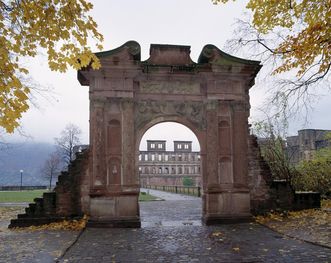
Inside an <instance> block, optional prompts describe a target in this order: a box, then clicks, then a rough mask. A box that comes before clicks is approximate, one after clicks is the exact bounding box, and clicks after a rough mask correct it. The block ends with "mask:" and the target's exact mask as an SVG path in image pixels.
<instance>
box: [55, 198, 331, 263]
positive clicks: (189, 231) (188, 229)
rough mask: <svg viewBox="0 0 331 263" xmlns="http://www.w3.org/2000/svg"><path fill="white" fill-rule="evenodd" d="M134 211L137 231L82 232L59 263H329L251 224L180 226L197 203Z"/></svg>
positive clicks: (311, 249) (319, 252)
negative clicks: (139, 222) (138, 220)
mask: <svg viewBox="0 0 331 263" xmlns="http://www.w3.org/2000/svg"><path fill="white" fill-rule="evenodd" d="M153 194H155V193H153ZM140 208H141V217H142V222H143V224H142V225H143V228H141V229H98V228H88V229H86V230H85V231H84V233H83V234H82V235H81V236H80V238H79V240H78V242H77V243H76V244H75V245H74V246H73V247H72V248H71V249H69V251H68V252H67V253H66V255H65V257H64V258H62V259H61V260H60V262H82V263H84V262H117V263H119V262H121V263H126V262H128V263H131V262H132V263H133V262H166V263H167V262H331V250H330V249H328V248H324V247H320V246H316V245H313V244H309V243H305V242H302V241H299V240H295V239H291V238H287V237H284V236H281V235H280V234H277V233H275V232H273V231H271V230H269V229H267V228H265V227H263V226H261V225H258V224H256V223H245V224H236V225H231V224H230V225H220V226H203V225H201V224H200V225H195V224H193V225H189V224H183V222H187V223H188V222H196V221H198V222H200V218H201V199H198V198H196V199H192V200H176V198H175V197H174V199H172V200H169V201H163V202H162V201H155V202H145V203H141V204H140ZM167 222H168V224H167Z"/></svg>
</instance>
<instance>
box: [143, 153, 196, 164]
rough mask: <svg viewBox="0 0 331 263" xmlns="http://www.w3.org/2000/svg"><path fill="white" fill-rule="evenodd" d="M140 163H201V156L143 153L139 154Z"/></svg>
mask: <svg viewBox="0 0 331 263" xmlns="http://www.w3.org/2000/svg"><path fill="white" fill-rule="evenodd" d="M139 161H145V162H147V161H152V162H154V161H159V162H169V161H179V162H183V161H185V162H188V161H193V162H194V161H200V155H199V154H192V153H190V154H187V153H181V154H178V153H177V154H158V153H141V154H139Z"/></svg>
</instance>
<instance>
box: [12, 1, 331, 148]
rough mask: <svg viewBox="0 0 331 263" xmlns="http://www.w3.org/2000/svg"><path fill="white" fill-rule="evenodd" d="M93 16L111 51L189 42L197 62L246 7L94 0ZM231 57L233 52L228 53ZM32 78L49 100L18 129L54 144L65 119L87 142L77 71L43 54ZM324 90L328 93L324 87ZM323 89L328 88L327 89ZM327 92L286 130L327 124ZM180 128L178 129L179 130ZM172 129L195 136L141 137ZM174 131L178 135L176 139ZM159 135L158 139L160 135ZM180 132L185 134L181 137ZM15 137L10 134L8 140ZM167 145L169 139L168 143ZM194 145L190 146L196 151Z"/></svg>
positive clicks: (84, 92)
mask: <svg viewBox="0 0 331 263" xmlns="http://www.w3.org/2000/svg"><path fill="white" fill-rule="evenodd" d="M91 2H92V3H93V4H94V9H93V12H92V16H93V17H94V19H95V20H96V22H97V23H98V28H99V31H100V32H101V33H102V34H103V35H104V38H105V42H104V49H105V50H109V49H114V48H116V47H118V46H120V45H122V44H123V43H125V42H126V41H128V40H136V41H137V42H139V44H140V45H141V49H142V50H141V52H142V60H145V59H147V58H148V54H149V46H150V44H151V43H158V44H180V45H190V46H191V58H192V59H193V61H197V59H198V56H199V54H200V52H201V50H202V48H203V46H204V45H206V44H214V45H216V46H218V47H219V48H222V47H223V46H224V44H225V42H226V40H228V39H229V38H230V37H231V34H232V30H233V26H232V25H233V23H234V22H235V19H236V18H240V17H241V16H242V14H243V12H244V11H245V8H244V6H245V4H244V3H245V2H247V1H237V2H236V3H232V2H230V3H229V4H227V5H219V6H215V5H213V4H212V3H211V1H210V0H180V1H179V0H167V1H155V0H140V1H133V0H121V1H118V0H117V1H115V0H98V1H97V0H95V1H91ZM233 55H235V54H233ZM26 66H27V67H28V68H29V69H30V72H31V75H32V77H33V78H34V79H35V80H36V81H37V82H39V83H40V84H41V85H43V86H46V87H52V88H53V93H48V95H47V96H48V98H46V99H45V98H43V97H40V96H39V97H37V99H36V102H37V104H38V105H39V107H38V109H37V108H34V107H32V108H31V109H30V110H29V111H28V112H27V113H26V114H24V117H23V119H22V128H23V131H24V132H25V133H26V134H27V135H29V136H31V138H30V140H33V141H35V142H38V141H41V142H51V143H52V142H53V138H54V137H57V136H59V134H60V131H61V130H62V129H63V128H64V127H65V125H66V124H67V123H69V122H71V123H74V124H77V125H78V126H79V127H80V128H81V129H82V131H83V136H82V142H83V143H88V141H89V137H88V136H89V134H88V131H89V101H88V87H82V86H80V84H79V83H78V81H77V77H76V75H77V73H76V71H74V70H69V71H68V72H67V73H65V74H60V73H56V72H51V71H50V70H49V69H48V65H47V60H46V57H45V56H42V55H41V56H39V57H37V58H36V59H33V60H29V62H27V65H26ZM261 86H262V85H260V86H258V87H253V88H252V89H251V104H252V117H253V118H254V114H255V113H254V111H255V109H256V108H257V107H258V106H259V105H261V103H262V98H263V95H264V94H265V90H263V87H261ZM328 92H329V91H328ZM326 93H327V91H326ZM329 102H330V96H329V97H323V98H319V99H318V104H317V105H316V110H315V112H313V113H312V115H311V116H310V120H311V122H310V123H309V124H307V125H306V126H302V122H300V121H295V122H292V123H291V126H290V132H291V133H292V134H293V133H295V131H296V130H297V129H300V128H304V127H309V128H322V129H330V128H331V120H330V119H331V118H329V117H328V111H329V110H330V106H329ZM178 127H179V128H178ZM168 130H169V131H170V130H171V131H172V132H173V133H174V137H172V138H169V140H171V139H172V140H181V139H185V138H186V137H187V138H186V139H188V140H194V135H193V133H191V135H189V134H188V133H187V131H185V130H182V129H181V128H180V125H177V126H169V125H168V124H163V126H162V128H160V129H156V128H154V129H153V131H149V132H148V136H147V135H146V136H144V138H146V139H162V138H161V137H162V136H161V135H162V134H161V131H162V132H164V131H168ZM175 135H178V136H177V137H176V136H175ZM160 136H161V137H160ZM183 136H184V138H183ZM17 139H20V138H19V137H18V136H11V137H10V138H9V139H8V140H17ZM168 144H172V142H168ZM198 147H199V146H198V143H197V142H196V143H195V144H194V148H195V149H197V148H198Z"/></svg>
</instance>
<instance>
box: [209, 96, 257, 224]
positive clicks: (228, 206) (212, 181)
mask: <svg viewBox="0 0 331 263" xmlns="http://www.w3.org/2000/svg"><path fill="white" fill-rule="evenodd" d="M218 104H219V105H218ZM218 104H216V105H218V107H216V106H211V105H213V104H209V106H208V108H207V141H206V144H207V158H206V159H207V162H206V165H207V186H206V189H204V192H205V194H204V199H203V202H204V222H205V223H206V224H207V225H209V224H216V223H223V222H227V221H231V222H234V221H246V220H249V219H250V217H251V214H250V197H249V190H248V185H247V135H248V134H247V132H248V129H247V113H246V112H245V110H244V108H243V107H240V106H238V104H235V106H233V105H232V104H231V103H230V102H227V101H220V102H218ZM239 105H241V104H239Z"/></svg>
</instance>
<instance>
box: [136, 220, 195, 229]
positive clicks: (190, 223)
mask: <svg viewBox="0 0 331 263" xmlns="http://www.w3.org/2000/svg"><path fill="white" fill-rule="evenodd" d="M201 225H202V223H201V220H176V221H173V220H172V221H153V222H148V221H142V222H141V227H142V228H146V227H162V226H166V227H168V226H177V227H178V226H201Z"/></svg>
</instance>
